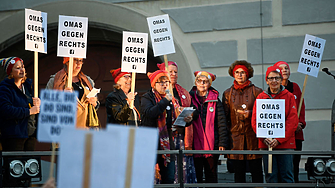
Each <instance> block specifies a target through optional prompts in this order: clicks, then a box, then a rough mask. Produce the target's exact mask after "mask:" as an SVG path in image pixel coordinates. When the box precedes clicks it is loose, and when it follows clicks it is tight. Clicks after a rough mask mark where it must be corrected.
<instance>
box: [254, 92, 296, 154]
mask: <svg viewBox="0 0 335 188" xmlns="http://www.w3.org/2000/svg"><path fill="white" fill-rule="evenodd" d="M281 89H282V91H281V92H280V93H278V94H276V95H274V94H269V93H268V91H267V90H264V91H263V92H262V93H260V94H259V95H258V96H257V99H285V138H276V139H277V140H278V141H279V145H278V146H277V147H276V148H275V149H295V130H296V129H297V127H298V122H299V119H298V114H297V106H296V104H295V98H294V95H293V94H292V93H290V92H289V91H287V90H286V89H284V87H283V86H281ZM256 103H257V100H256V102H255V104H254V108H253V111H252V119H251V125H252V128H253V129H254V131H255V133H256V134H257V132H256V107H257V106H256ZM263 140H264V138H258V141H259V142H258V147H259V148H268V146H267V145H266V144H264V142H263Z"/></svg>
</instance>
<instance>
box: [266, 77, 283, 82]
mask: <svg viewBox="0 0 335 188" xmlns="http://www.w3.org/2000/svg"><path fill="white" fill-rule="evenodd" d="M268 80H269V81H273V80H276V81H279V80H281V77H280V76H276V77H268Z"/></svg>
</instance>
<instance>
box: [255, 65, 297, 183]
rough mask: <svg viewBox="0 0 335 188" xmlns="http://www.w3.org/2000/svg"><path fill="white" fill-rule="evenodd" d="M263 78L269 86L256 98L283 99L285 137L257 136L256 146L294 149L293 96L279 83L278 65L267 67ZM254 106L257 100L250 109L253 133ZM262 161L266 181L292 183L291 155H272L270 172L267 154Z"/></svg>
mask: <svg viewBox="0 0 335 188" xmlns="http://www.w3.org/2000/svg"><path fill="white" fill-rule="evenodd" d="M265 80H266V83H267V84H268V85H269V87H268V89H267V90H264V91H263V92H262V93H261V94H259V95H258V97H257V99H285V138H274V139H270V138H266V139H264V138H259V139H258V140H259V142H258V147H259V148H261V149H268V148H269V147H271V148H273V149H275V150H277V149H278V150H293V149H295V135H294V132H295V130H296V129H297V126H298V115H297V107H296V104H295V98H294V96H293V94H292V93H290V92H289V91H287V90H286V89H285V88H284V87H283V86H282V85H281V83H282V80H283V75H282V72H281V68H280V67H278V66H271V67H269V68H268V69H267V71H266V77H265ZM256 108H257V100H256V103H255V104H254V107H253V111H252V128H253V129H254V131H255V133H257V125H256V119H257V117H256V114H257V113H256ZM263 163H264V171H265V180H266V182H267V183H294V177H293V156H292V155H289V154H283V155H273V159H272V173H268V155H263ZM278 177H279V179H278Z"/></svg>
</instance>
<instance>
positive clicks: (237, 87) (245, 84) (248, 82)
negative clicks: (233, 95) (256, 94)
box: [234, 80, 250, 90]
mask: <svg viewBox="0 0 335 188" xmlns="http://www.w3.org/2000/svg"><path fill="white" fill-rule="evenodd" d="M249 84H250V80H247V81H246V82H244V84H242V85H240V84H238V83H237V82H236V80H234V88H235V89H236V90H238V89H244V88H245V87H247V86H248V85H249Z"/></svg>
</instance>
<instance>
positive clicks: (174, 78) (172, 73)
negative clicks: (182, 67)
mask: <svg viewBox="0 0 335 188" xmlns="http://www.w3.org/2000/svg"><path fill="white" fill-rule="evenodd" d="M168 68H169V74H170V79H171V84H172V85H173V86H174V85H175V84H176V83H177V80H178V68H177V67H176V66H174V65H169V67H168Z"/></svg>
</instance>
